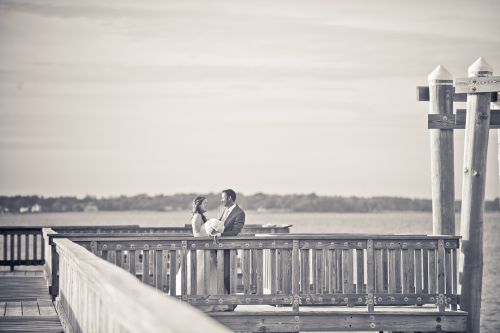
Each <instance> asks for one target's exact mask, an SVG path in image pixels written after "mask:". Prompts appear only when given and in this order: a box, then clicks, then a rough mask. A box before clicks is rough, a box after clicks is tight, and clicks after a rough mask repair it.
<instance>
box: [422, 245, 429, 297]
mask: <svg viewBox="0 0 500 333" xmlns="http://www.w3.org/2000/svg"><path fill="white" fill-rule="evenodd" d="M422 277H423V281H422V293H424V294H429V250H428V249H423V250H422Z"/></svg>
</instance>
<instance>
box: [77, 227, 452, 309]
mask: <svg viewBox="0 0 500 333" xmlns="http://www.w3.org/2000/svg"><path fill="white" fill-rule="evenodd" d="M73 240H74V241H75V242H76V243H78V244H80V245H82V246H84V247H85V248H87V249H88V250H90V251H92V252H93V253H95V254H97V255H99V256H101V257H103V258H105V259H107V260H109V261H111V262H112V263H115V264H116V265H118V266H120V267H122V268H125V269H127V270H129V271H130V272H131V273H133V274H134V275H136V276H139V277H140V278H141V279H142V280H143V282H145V283H147V284H151V285H154V286H155V287H156V288H158V289H161V290H163V291H165V292H168V293H169V294H170V295H176V296H178V297H179V298H181V299H183V300H185V301H187V302H189V303H191V304H194V305H210V304H212V305H217V304H286V305H292V306H294V308H296V309H298V307H299V305H319V304H322V305H348V306H367V308H368V310H369V311H372V310H373V309H374V307H376V306H380V305H423V304H435V305H436V306H437V307H438V309H439V310H440V311H444V309H445V307H446V306H448V305H452V309H453V306H455V305H456V304H457V300H458V297H457V292H456V284H457V283H456V256H457V249H458V247H459V237H456V236H424V235H359V234H329V235H328V234H327V235H325V234H321V235H317V234H302V235H295V234H289V235H259V236H252V237H249V236H239V237H223V238H220V239H218V240H217V242H214V240H213V239H212V238H208V237H206V238H195V237H186V236H168V237H166V236H147V237H93V238H74V239H73ZM197 251H202V252H203V254H202V256H203V260H204V262H206V263H210V262H212V263H215V262H217V274H216V275H217V276H216V277H215V279H216V280H217V281H218V282H217V283H218V287H217V292H214V291H213V290H212V291H210V292H209V291H207V290H203V291H202V292H200V291H199V290H197V287H196V275H198V274H200V272H198V266H199V265H197V264H196V261H197V258H196V257H197V254H196V253H197ZM224 251H227V253H228V254H229V255H228V256H225V255H224ZM139 255H141V256H142V259H143V260H142V263H141V261H140V260H139V259H138V258H139ZM198 257H199V254H198ZM212 257H213V258H214V259H211V258H212ZM215 257H216V258H217V259H216V260H215ZM211 260H213V261H211ZM224 260H230V263H231V272H230V275H231V293H230V294H226V293H224V286H223V281H224V277H223V267H224V265H223V263H222V261H224ZM179 266H180V272H181V273H180V274H179V275H180V276H177V275H178V274H177V273H178V272H179ZM204 274H207V273H204ZM213 278H214V277H210V276H208V275H207V276H206V279H213ZM179 279H180V281H179ZM179 284H180V285H179Z"/></svg>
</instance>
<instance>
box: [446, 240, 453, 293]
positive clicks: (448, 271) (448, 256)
mask: <svg viewBox="0 0 500 333" xmlns="http://www.w3.org/2000/svg"><path fill="white" fill-rule="evenodd" d="M444 251H445V252H444V257H445V269H444V272H445V279H446V294H451V293H452V285H451V279H452V275H453V273H452V272H453V271H452V268H451V249H449V248H447V249H445V250H444Z"/></svg>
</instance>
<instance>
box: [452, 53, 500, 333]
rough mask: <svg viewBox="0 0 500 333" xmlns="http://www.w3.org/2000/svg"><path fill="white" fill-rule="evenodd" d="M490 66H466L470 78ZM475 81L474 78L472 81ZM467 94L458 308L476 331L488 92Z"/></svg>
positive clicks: (472, 332) (488, 71)
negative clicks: (460, 279)
mask: <svg viewBox="0 0 500 333" xmlns="http://www.w3.org/2000/svg"><path fill="white" fill-rule="evenodd" d="M492 73H493V70H492V68H491V66H490V65H489V64H488V63H487V62H486V61H485V60H484V59H483V58H479V59H478V60H477V61H476V62H474V63H473V64H472V65H471V66H470V67H469V78H475V77H484V76H491V75H492ZM472 82H473V83H474V80H473V81H472ZM475 89H476V88H474V87H471V91H470V92H469V93H468V95H467V121H466V125H465V143H464V146H465V150H464V169H463V171H464V177H463V185H462V218H461V224H460V232H461V236H462V254H463V260H460V266H461V267H460V272H462V281H461V296H460V308H461V309H462V310H464V311H468V312H469V316H468V321H467V332H469V333H479V323H480V313H481V292H482V284H483V281H482V280H483V210H484V195H485V183H486V156H487V151H488V131H489V127H490V101H491V93H489V92H486V93H475Z"/></svg>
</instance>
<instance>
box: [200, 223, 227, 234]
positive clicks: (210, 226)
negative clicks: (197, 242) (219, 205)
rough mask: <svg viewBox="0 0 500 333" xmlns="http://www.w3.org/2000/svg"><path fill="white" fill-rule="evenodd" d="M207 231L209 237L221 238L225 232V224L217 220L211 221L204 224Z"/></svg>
mask: <svg viewBox="0 0 500 333" xmlns="http://www.w3.org/2000/svg"><path fill="white" fill-rule="evenodd" d="M204 226H205V231H206V232H207V235H209V236H214V237H216V236H220V235H221V234H222V233H223V232H224V222H222V221H220V220H217V219H210V220H208V221H207V222H205V224H204Z"/></svg>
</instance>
